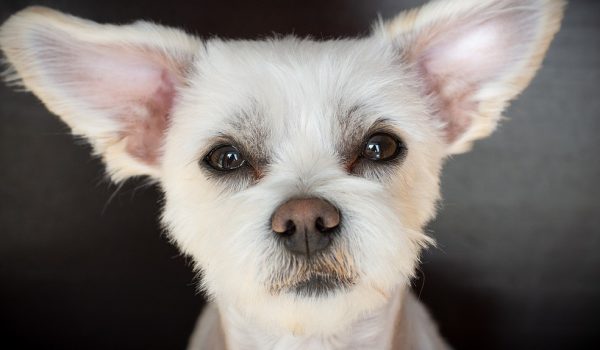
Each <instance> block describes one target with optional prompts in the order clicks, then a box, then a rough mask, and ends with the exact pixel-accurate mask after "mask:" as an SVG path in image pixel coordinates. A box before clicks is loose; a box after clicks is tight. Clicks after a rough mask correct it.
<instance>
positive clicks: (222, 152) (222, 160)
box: [205, 145, 246, 171]
mask: <svg viewBox="0 0 600 350" xmlns="http://www.w3.org/2000/svg"><path fill="white" fill-rule="evenodd" d="M205 161H206V163H208V165H210V166H211V167H213V168H214V169H216V170H219V171H231V170H235V169H238V168H240V167H242V166H243V165H245V164H246V159H245V158H244V157H243V156H242V154H241V153H240V151H238V149H237V148H235V147H234V146H231V145H224V146H219V147H217V148H215V149H213V150H212V151H210V153H208V155H207V156H206V158H205Z"/></svg>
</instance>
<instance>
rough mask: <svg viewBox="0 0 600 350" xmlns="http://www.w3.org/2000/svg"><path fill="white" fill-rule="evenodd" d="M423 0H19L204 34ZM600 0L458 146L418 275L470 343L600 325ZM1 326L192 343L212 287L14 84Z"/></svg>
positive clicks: (60, 336) (303, 26)
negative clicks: (491, 127) (498, 110)
mask: <svg viewBox="0 0 600 350" xmlns="http://www.w3.org/2000/svg"><path fill="white" fill-rule="evenodd" d="M419 3H421V1H417V0H412V1H391V0H387V1H386V0H377V1H342V0H336V1H324V0H321V1H275V0H272V1H263V2H260V3H257V2H251V1H239V2H236V1H198V2H197V3H195V4H192V2H191V1H182V0H169V1H135V2H127V3H125V2H122V1H116V0H105V1H98V2H95V1H81V0H80V1H75V0H73V1H59V0H55V1H14V0H2V2H1V3H0V21H3V20H5V19H6V18H7V17H8V16H9V15H10V14H11V13H13V12H15V11H17V10H19V9H21V8H23V7H25V6H26V5H28V4H44V5H47V6H51V7H53V8H56V9H60V10H63V11H67V12H71V13H73V14H76V15H78V16H82V17H86V18H90V19H94V20H96V21H101V22H107V21H110V22H118V23H124V22H129V21H131V20H134V19H139V18H144V19H151V20H155V21H158V22H161V23H163V24H167V25H175V26H181V27H183V28H185V29H187V30H189V31H192V32H195V33H198V34H200V35H202V36H209V35H219V36H224V37H228V38H256V37H260V36H264V35H269V34H270V33H272V32H278V33H291V32H294V33H296V34H298V35H309V34H310V35H313V36H315V37H317V38H320V37H324V38H329V37H336V36H348V35H356V34H363V33H365V32H367V31H368V29H369V26H370V24H371V21H372V20H373V19H375V18H376V16H377V14H378V13H380V14H382V15H383V17H384V18H387V17H390V16H392V15H393V14H395V13H397V12H398V11H400V10H401V9H403V8H407V7H410V6H413V5H417V4H419ZM599 35H600V2H598V1H582V0H575V1H572V3H571V5H570V6H569V9H568V11H567V14H566V18H565V20H564V24H563V29H562V31H561V32H560V33H559V34H558V36H557V37H556V39H555V41H554V43H553V44H552V47H551V49H550V52H549V55H548V57H547V59H546V61H545V64H544V67H543V69H542V70H541V71H540V74H539V75H538V76H537V78H536V79H535V80H534V81H533V83H532V85H531V87H530V88H529V89H528V90H527V91H526V92H525V93H524V94H523V95H522V96H521V97H520V99H519V100H517V101H516V102H515V103H513V105H512V107H511V108H510V109H509V110H508V112H507V113H506V115H507V116H508V117H509V119H510V120H509V121H507V122H505V123H503V124H502V125H501V127H500V128H499V130H498V131H497V132H496V133H495V134H494V136H493V137H491V138H489V139H487V140H485V141H481V142H479V143H478V144H477V145H476V148H475V150H474V151H473V152H471V153H469V154H466V155H460V156H457V157H455V159H452V160H451V161H450V162H449V163H448V164H447V166H446V170H445V175H444V177H443V191H444V197H445V201H444V203H443V206H442V208H441V212H440V215H439V217H438V219H437V220H436V221H435V222H434V223H432V224H431V225H430V231H431V234H432V235H433V236H434V237H435V238H436V239H437V240H438V243H439V247H438V248H437V249H430V250H429V251H428V252H427V254H426V255H425V257H424V263H423V266H422V272H421V273H420V275H421V278H420V279H419V280H417V281H415V289H416V290H417V291H418V292H420V294H421V298H422V299H423V300H424V301H425V303H426V304H428V305H429V306H430V309H431V311H432V313H433V314H434V316H435V318H436V319H437V320H438V321H439V323H440V327H441V329H442V332H443V333H444V335H445V336H446V337H447V338H448V339H449V341H450V342H451V343H452V344H453V345H454V346H455V347H456V348H457V349H578V348H579V349H581V348H585V345H586V344H590V343H592V342H594V343H598V342H599V341H600V333H599V331H598V326H599V321H598V315H600V255H599V254H598V253H597V251H598V249H599V248H600V211H599V209H600V205H599V204H598V200H599V198H600V191H599V189H598V188H599V187H598V184H597V180H598V179H599V178H600V157H599V156H598V153H597V152H599V151H600V137H599V133H600V118H599V117H600V116H599V114H600V94H599V93H598V89H597V85H598V84H599V83H600V38H599ZM0 118H1V119H0V164H1V165H2V168H1V170H0V339H1V341H2V342H3V343H4V344H7V343H8V344H15V345H18V346H16V347H11V348H29V347H33V346H36V347H41V348H44V349H55V348H56V349H181V348H183V347H184V344H185V343H186V339H187V336H188V335H189V333H190V331H191V329H192V325H193V322H194V320H195V318H196V316H197V314H198V312H199V311H200V309H201V306H202V304H203V301H202V297H201V296H199V295H197V293H196V291H195V288H194V285H195V282H194V275H193V273H192V271H191V268H190V267H189V262H188V261H186V260H185V259H184V258H182V257H181V256H180V255H179V254H178V252H177V251H176V249H175V248H174V247H173V246H171V245H170V244H169V243H168V242H167V239H166V238H165V237H164V236H161V231H160V229H159V225H158V223H157V214H158V212H159V206H160V205H159V201H160V194H159V193H158V192H157V191H156V189H155V188H151V187H150V188H149V187H144V186H143V182H141V181H133V182H131V183H128V184H126V185H125V186H124V187H123V188H122V189H121V190H120V191H118V193H117V194H116V195H115V196H114V198H113V199H112V201H110V202H109V198H110V197H111V194H113V193H114V192H115V190H116V187H115V186H114V185H110V184H109V183H107V181H106V180H104V179H103V177H102V169H101V164H100V162H99V161H97V160H92V159H91V158H90V156H89V147H87V146H85V145H84V143H82V142H77V143H79V144H81V146H75V145H74V142H73V139H72V137H70V136H69V135H68V129H67V128H66V126H64V125H63V124H61V123H60V122H59V120H58V119H57V118H56V117H54V116H51V115H50V114H49V113H48V112H47V111H46V110H45V109H44V107H43V106H42V105H41V103H40V102H38V101H37V100H36V99H35V98H34V97H33V96H31V95H29V94H23V93H16V92H13V91H11V90H10V89H8V88H6V87H5V86H3V85H0Z"/></svg>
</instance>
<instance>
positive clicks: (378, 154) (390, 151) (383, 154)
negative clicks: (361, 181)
mask: <svg viewBox="0 0 600 350" xmlns="http://www.w3.org/2000/svg"><path fill="white" fill-rule="evenodd" d="M403 149H404V144H403V143H402V142H401V141H399V140H398V139H397V138H395V137H394V136H392V135H389V134H384V133H377V134H373V135H371V136H370V137H369V139H368V140H367V143H366V144H365V148H364V149H363V151H362V156H363V157H364V158H366V159H370V160H374V161H379V160H391V159H394V158H396V157H397V156H398V155H399V154H400V153H401V151H402V150H403Z"/></svg>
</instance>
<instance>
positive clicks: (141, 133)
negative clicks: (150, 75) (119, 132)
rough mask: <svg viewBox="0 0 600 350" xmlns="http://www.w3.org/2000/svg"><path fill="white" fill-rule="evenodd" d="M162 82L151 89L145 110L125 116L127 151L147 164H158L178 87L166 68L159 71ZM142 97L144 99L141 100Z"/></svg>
mask: <svg viewBox="0 0 600 350" xmlns="http://www.w3.org/2000/svg"><path fill="white" fill-rule="evenodd" d="M159 81H160V84H159V85H158V87H157V88H156V90H155V91H154V92H153V93H151V94H150V95H149V96H148V97H147V100H146V101H145V103H144V102H142V104H143V105H145V109H146V113H144V114H143V115H142V116H139V115H136V114H135V113H132V115H131V116H130V117H127V116H125V118H126V124H127V125H128V126H127V127H126V129H125V131H124V134H125V135H126V137H127V148H126V149H127V151H128V152H129V153H130V154H131V155H132V156H134V157H136V158H138V159H140V160H143V161H144V162H146V163H148V164H157V163H158V160H159V158H160V151H161V146H162V142H163V136H164V133H165V131H166V129H167V126H168V122H169V116H170V112H171V108H172V106H173V98H174V96H175V89H174V87H173V80H172V78H171V77H170V76H169V74H168V73H167V71H166V70H163V72H162V74H161V75H160V79H159ZM142 101H143V100H142Z"/></svg>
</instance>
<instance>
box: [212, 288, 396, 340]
mask: <svg viewBox="0 0 600 350" xmlns="http://www.w3.org/2000/svg"><path fill="white" fill-rule="evenodd" d="M405 293H406V291H405V290H404V289H401V290H399V291H398V292H396V293H395V294H394V295H393V296H392V297H391V298H390V300H389V301H388V302H387V303H386V304H385V305H384V306H383V307H381V308H379V309H377V310H376V311H374V312H373V313H371V314H369V315H368V316H366V317H363V318H361V319H358V320H356V321H355V322H353V323H352V325H351V326H350V327H348V328H347V329H345V330H343V331H341V332H339V333H336V334H331V335H318V336H295V335H292V334H291V333H290V334H287V335H275V334H271V333H269V332H268V331H265V330H264V329H262V328H260V327H259V326H257V325H256V323H254V322H252V321H251V320H248V319H246V318H245V317H244V316H242V315H241V314H240V313H239V312H237V311H236V310H232V309H225V310H222V311H221V315H220V316H221V320H222V326H223V333H224V335H225V338H226V343H227V349H228V350H241V349H286V350H292V349H323V350H325V349H331V350H333V349H347V348H353V349H354V348H356V349H389V348H390V347H391V345H392V342H393V341H394V337H395V335H396V334H397V333H398V331H397V328H398V327H397V326H398V322H397V321H398V319H399V314H400V310H401V308H402V305H403V300H404V295H405Z"/></svg>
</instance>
